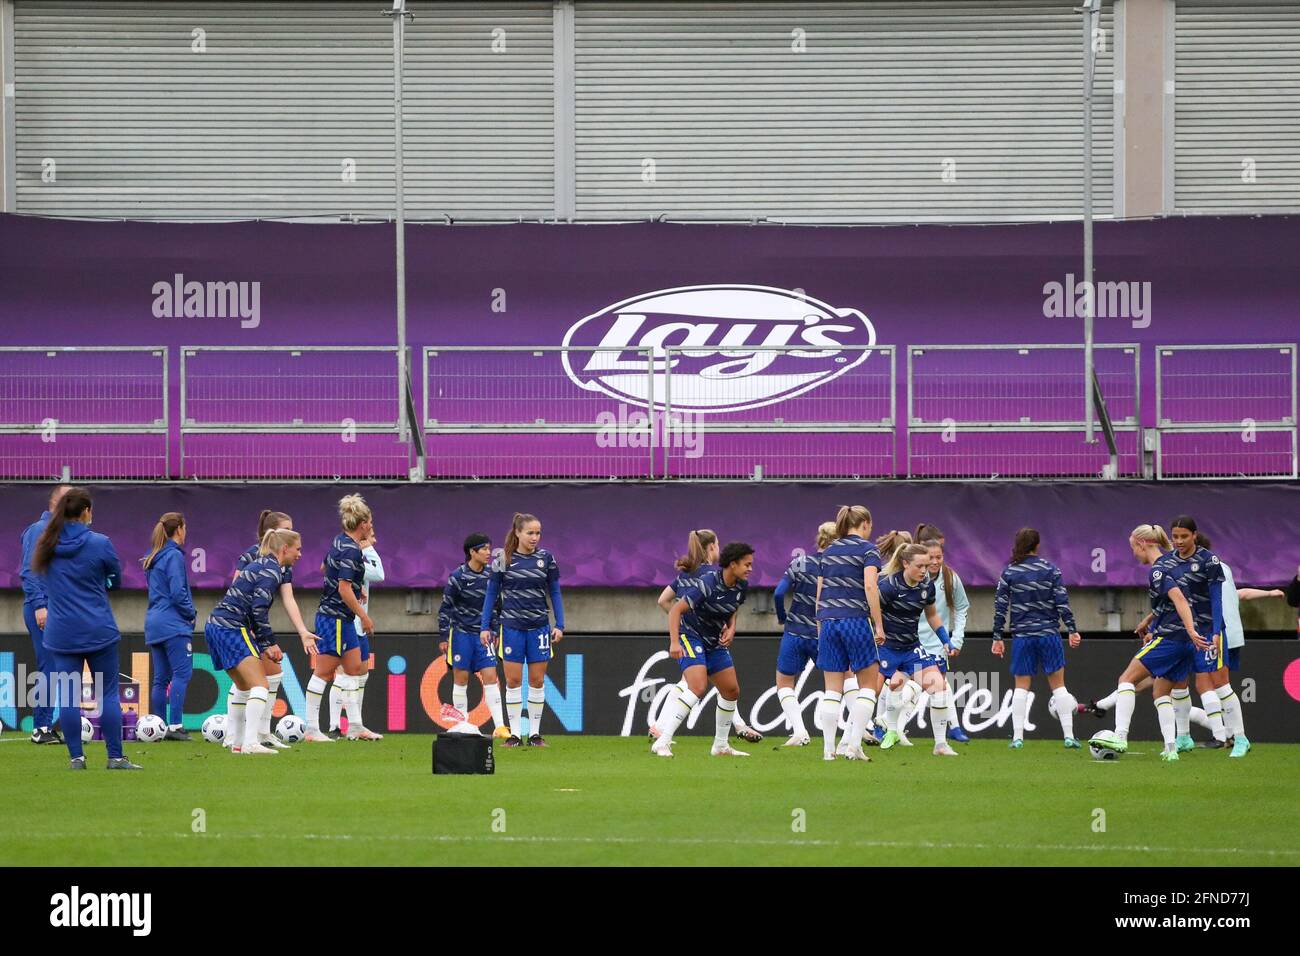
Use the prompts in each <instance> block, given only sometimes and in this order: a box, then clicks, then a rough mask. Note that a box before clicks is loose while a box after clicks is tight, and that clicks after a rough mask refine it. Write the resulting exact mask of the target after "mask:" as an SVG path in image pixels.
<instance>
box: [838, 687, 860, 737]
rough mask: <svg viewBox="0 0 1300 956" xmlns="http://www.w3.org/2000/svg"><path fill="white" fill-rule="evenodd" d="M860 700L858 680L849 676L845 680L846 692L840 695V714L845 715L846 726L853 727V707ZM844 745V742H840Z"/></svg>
mask: <svg viewBox="0 0 1300 956" xmlns="http://www.w3.org/2000/svg"><path fill="white" fill-rule="evenodd" d="M857 699H858V678H857V675H855V674H848V675H846V676H845V678H844V692H843V693H842V694H840V713H842V714H844V723H845V725H846V726H852V725H853V705H854V703H855V702H856V701H857ZM840 742H841V743H843V741H840Z"/></svg>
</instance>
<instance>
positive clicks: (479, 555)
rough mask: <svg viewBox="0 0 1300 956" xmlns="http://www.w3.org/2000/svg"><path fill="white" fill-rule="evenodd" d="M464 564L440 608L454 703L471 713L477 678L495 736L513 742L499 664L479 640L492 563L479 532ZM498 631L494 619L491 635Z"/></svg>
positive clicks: (470, 539)
mask: <svg viewBox="0 0 1300 956" xmlns="http://www.w3.org/2000/svg"><path fill="white" fill-rule="evenodd" d="M464 549H465V563H464V564H462V565H461V566H460V567H458V568H457V569H456V570H455V571H453V572H451V577H450V578H448V579H447V586H446V587H445V588H443V589H442V604H441V606H440V607H439V608H438V633H440V634H446V635H447V666H448V667H450V668H451V679H452V687H451V702H452V706H453V707H455V708H456V709H457V710H459V711H460V712H461V713H462V714H468V713H469V675H470V674H471V673H474V674H478V676H479V680H480V681H482V683H483V700H484V701H485V702H486V703H487V705H488V709H489V710H491V711H492V721H493V728H494V730H493V736H494V737H508V736H510V730H509V729H508V728H507V727H506V722H505V716H504V715H503V714H502V712H501V685H500V684H498V683H497V658H496V654H495V653H493V643H492V641H488V642H487V643H486V644H484V643H483V642H482V641H481V640H480V639H479V623H480V621H481V620H482V618H483V601H484V598H486V597H487V583H488V570H487V566H488V562H489V561H490V560H492V541H491V539H490V538H489V537H488V536H487V535H485V534H483V533H482V532H479V531H476V532H474V533H473V534H471V535H470V536H469V537H468V538H466V539H465V544H464ZM496 629H497V622H496V615H492V617H491V619H490V621H489V624H488V631H489V632H491V631H495V630H496Z"/></svg>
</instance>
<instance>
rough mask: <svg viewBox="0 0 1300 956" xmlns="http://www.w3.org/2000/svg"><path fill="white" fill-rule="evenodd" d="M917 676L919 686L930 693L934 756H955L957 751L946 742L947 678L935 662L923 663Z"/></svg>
mask: <svg viewBox="0 0 1300 956" xmlns="http://www.w3.org/2000/svg"><path fill="white" fill-rule="evenodd" d="M924 660H925V659H923V661H924ZM918 676H919V677H920V683H921V687H922V688H924V690H925V692H926V693H927V694H929V695H930V714H929V716H930V729H931V730H932V731H933V732H934V754H935V756H936V757H955V756H957V751H955V750H953V749H952V746H951V745H950V744H949V743H948V680H947V678H946V677H945V676H944V673H943V671H941V670H940V669H939V665H938V664H935V663H928V664H925V666H924V667H923V668H922V670H921V672H920V674H919V675H918Z"/></svg>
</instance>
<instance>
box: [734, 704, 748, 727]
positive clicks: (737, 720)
mask: <svg viewBox="0 0 1300 956" xmlns="http://www.w3.org/2000/svg"><path fill="white" fill-rule="evenodd" d="M731 726H733V727H735V728H736V729H737V730H744V729H745V726H746V725H745V718H744V717H742V716H740V698H739V697H737V698H736V709H735V710H733V711H732V712H731Z"/></svg>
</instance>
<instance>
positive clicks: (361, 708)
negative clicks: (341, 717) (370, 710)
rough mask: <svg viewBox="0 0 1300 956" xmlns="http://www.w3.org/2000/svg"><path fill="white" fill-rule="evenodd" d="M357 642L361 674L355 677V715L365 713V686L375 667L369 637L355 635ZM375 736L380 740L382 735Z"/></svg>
mask: <svg viewBox="0 0 1300 956" xmlns="http://www.w3.org/2000/svg"><path fill="white" fill-rule="evenodd" d="M357 642H358V643H359V644H360V645H361V673H360V674H358V675H357V713H358V714H364V713H365V712H366V684H367V683H368V682H369V680H370V672H371V671H372V670H374V667H375V655H374V654H373V653H372V652H371V649H370V637H369V635H367V634H359V635H357ZM367 729H368V728H367ZM371 733H374V731H371ZM375 736H376V737H381V738H382V737H383V734H375Z"/></svg>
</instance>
